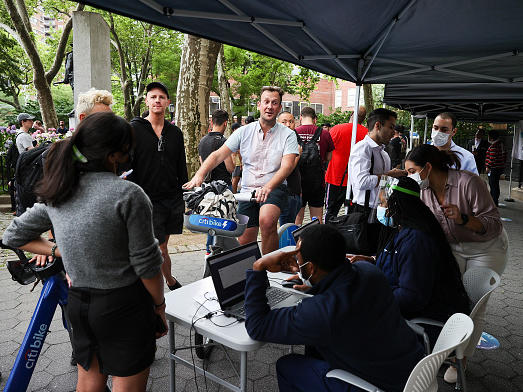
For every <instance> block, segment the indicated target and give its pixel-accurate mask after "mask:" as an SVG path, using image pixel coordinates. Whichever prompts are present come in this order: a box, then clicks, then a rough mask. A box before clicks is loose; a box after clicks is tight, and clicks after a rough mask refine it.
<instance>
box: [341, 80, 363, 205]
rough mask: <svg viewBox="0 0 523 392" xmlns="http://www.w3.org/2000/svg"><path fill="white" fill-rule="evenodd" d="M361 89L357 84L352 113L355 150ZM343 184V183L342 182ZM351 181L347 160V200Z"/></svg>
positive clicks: (351, 143) (352, 139)
mask: <svg viewBox="0 0 523 392" xmlns="http://www.w3.org/2000/svg"><path fill="white" fill-rule="evenodd" d="M360 89H361V85H360V84H357V85H356V94H354V113H353V114H352V135H351V141H350V151H351V153H352V151H353V150H354V145H355V144H356V134H357V133H358V132H357V131H358V110H359V108H360ZM349 161H350V155H349ZM342 185H343V184H342ZM350 189H351V188H350V182H349V162H347V192H346V194H345V195H346V196H345V200H346V201H347V200H349V198H350ZM348 213H349V204H348V203H345V214H348Z"/></svg>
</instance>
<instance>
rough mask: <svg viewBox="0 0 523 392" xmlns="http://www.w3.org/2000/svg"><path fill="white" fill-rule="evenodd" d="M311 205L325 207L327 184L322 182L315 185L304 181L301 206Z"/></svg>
mask: <svg viewBox="0 0 523 392" xmlns="http://www.w3.org/2000/svg"><path fill="white" fill-rule="evenodd" d="M307 203H308V204H309V207H318V208H321V207H323V204H324V203H325V184H323V182H320V181H316V182H315V183H314V182H312V183H307V182H304V181H302V183H301V206H302V207H305V206H306V205H307Z"/></svg>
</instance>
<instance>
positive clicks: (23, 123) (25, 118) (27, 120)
mask: <svg viewBox="0 0 523 392" xmlns="http://www.w3.org/2000/svg"><path fill="white" fill-rule="evenodd" d="M34 118H35V116H32V115H30V114H28V113H20V114H19V115H18V117H17V118H16V120H17V121H18V124H20V130H19V131H18V133H17V135H16V139H15V143H16V147H17V148H18V152H19V153H20V154H21V153H23V152H24V151H27V150H30V149H31V148H33V137H32V136H31V135H30V134H29V130H30V129H31V128H32V127H33V121H34Z"/></svg>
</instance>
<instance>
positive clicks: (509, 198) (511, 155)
mask: <svg viewBox="0 0 523 392" xmlns="http://www.w3.org/2000/svg"><path fill="white" fill-rule="evenodd" d="M515 147H516V123H514V137H513V138H512V153H511V154H510V178H509V180H508V196H507V197H506V198H505V201H508V202H513V201H514V199H513V198H512V197H511V196H512V169H513V165H514V148H515Z"/></svg>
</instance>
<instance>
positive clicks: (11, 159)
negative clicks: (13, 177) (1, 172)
mask: <svg viewBox="0 0 523 392" xmlns="http://www.w3.org/2000/svg"><path fill="white" fill-rule="evenodd" d="M22 133H23V132H18V133H17V134H16V136H15V140H14V141H13V143H12V144H11V145H10V146H9V150H7V154H6V156H5V159H6V164H7V168H8V169H13V170H14V169H15V168H16V162H17V161H18V157H19V156H20V153H19V152H18V147H17V146H16V139H18V136H19V135H20V134H22Z"/></svg>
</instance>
